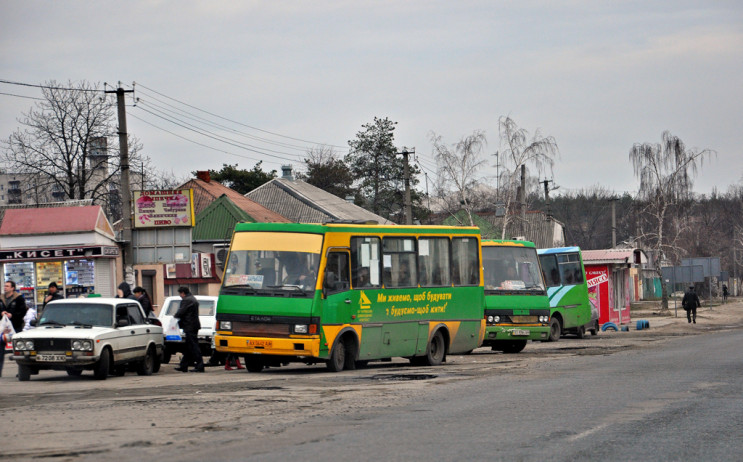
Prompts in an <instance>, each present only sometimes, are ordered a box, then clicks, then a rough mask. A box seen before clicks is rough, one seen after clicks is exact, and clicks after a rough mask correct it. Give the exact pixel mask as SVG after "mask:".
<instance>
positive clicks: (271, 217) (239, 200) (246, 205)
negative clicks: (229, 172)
mask: <svg viewBox="0 0 743 462" xmlns="http://www.w3.org/2000/svg"><path fill="white" fill-rule="evenodd" d="M178 189H193V202H194V213H195V214H196V215H197V216H198V215H199V214H200V213H201V212H203V211H204V209H206V208H207V207H209V205H210V204H211V203H212V202H214V201H215V200H217V198H219V197H220V196H222V195H225V196H227V197H228V198H229V199H230V200H231V201H232V202H233V203H234V204H235V205H236V206H237V207H238V208H240V209H241V210H243V211H245V212H247V213H248V214H249V215H250V216H251V217H252V218H253V219H254V220H255V221H260V222H276V223H286V222H288V221H289V220H287V219H286V218H284V217H283V216H281V215H279V214H278V213H276V212H274V211H273V210H269V209H267V208H266V207H264V206H262V205H261V204H258V203H256V202H254V201H252V200H251V199H249V198H247V197H245V196H243V195H242V194H240V193H239V192H237V191H235V190H234V189H231V188H228V187H227V186H225V185H223V184H221V183H218V182H216V181H209V182H206V181H203V180H200V179H198V178H194V179H192V180H189V181H187V182H186V183H184V184H183V185H181V186H180V187H179V188H178Z"/></svg>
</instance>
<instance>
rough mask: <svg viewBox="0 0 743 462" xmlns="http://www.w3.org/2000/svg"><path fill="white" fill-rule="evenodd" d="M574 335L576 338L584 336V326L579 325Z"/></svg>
mask: <svg viewBox="0 0 743 462" xmlns="http://www.w3.org/2000/svg"><path fill="white" fill-rule="evenodd" d="M575 336H576V337H578V338H585V337H586V327H585V326H580V327H579V328H578V331H577V332H576V333H575Z"/></svg>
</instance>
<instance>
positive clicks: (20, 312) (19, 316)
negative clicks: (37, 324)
mask: <svg viewBox="0 0 743 462" xmlns="http://www.w3.org/2000/svg"><path fill="white" fill-rule="evenodd" d="M1 302H2V313H0V317H2V315H7V316H8V319H10V322H11V324H13V329H15V331H16V332H20V331H22V330H23V326H24V324H25V321H24V320H23V317H24V316H26V311H28V308H27V307H26V300H25V299H24V298H23V295H21V294H20V293H18V292H16V290H15V282H13V281H7V282H6V283H5V294H4V295H3V297H2V300H1Z"/></svg>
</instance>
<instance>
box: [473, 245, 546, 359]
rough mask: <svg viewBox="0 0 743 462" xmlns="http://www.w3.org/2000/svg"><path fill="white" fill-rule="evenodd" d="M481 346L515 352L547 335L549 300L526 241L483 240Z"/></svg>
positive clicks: (536, 262) (534, 249)
mask: <svg viewBox="0 0 743 462" xmlns="http://www.w3.org/2000/svg"><path fill="white" fill-rule="evenodd" d="M482 259H483V274H484V277H485V319H486V326H485V336H484V340H483V346H490V347H491V348H492V349H493V350H495V351H503V352H505V353H518V352H520V351H521V350H523V349H524V348H525V347H526V343H527V341H529V340H546V339H547V337H548V335H549V314H550V309H549V301H548V300H547V292H546V290H545V285H544V279H543V275H542V271H541V269H540V267H539V259H538V258H537V249H536V247H535V245H534V244H533V243H532V242H529V241H512V240H483V241H482Z"/></svg>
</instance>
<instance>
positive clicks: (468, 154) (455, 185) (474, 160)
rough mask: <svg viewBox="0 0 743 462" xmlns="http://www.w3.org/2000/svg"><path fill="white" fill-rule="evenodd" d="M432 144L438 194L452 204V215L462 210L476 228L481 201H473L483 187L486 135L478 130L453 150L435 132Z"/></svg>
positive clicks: (470, 223) (432, 136)
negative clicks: (476, 209)
mask: <svg viewBox="0 0 743 462" xmlns="http://www.w3.org/2000/svg"><path fill="white" fill-rule="evenodd" d="M431 142H432V143H433V154H434V159H435V160H436V166H437V176H438V182H437V186H436V194H437V195H438V196H439V198H440V199H441V200H442V201H443V202H444V203H450V204H448V205H449V206H448V207H447V209H448V210H449V211H450V213H451V214H452V216H455V215H454V213H456V212H458V211H459V209H464V210H465V211H466V213H467V218H468V219H469V223H467V224H468V225H469V226H475V222H474V220H473V219H472V214H473V213H474V211H475V207H476V202H477V201H476V200H473V193H474V192H475V191H476V190H477V187H478V186H479V185H480V181H479V179H478V176H477V174H478V171H479V170H480V168H481V167H482V166H483V165H485V162H486V161H485V160H484V159H483V158H482V152H483V149H484V148H485V145H486V144H487V139H486V138H485V133H484V132H483V131H480V130H475V131H474V132H473V133H472V134H471V135H469V136H464V137H462V139H461V140H459V142H457V143H455V144H453V145H452V146H451V148H449V147H447V146H446V145H445V144H444V143H443V142H442V139H441V137H440V136H438V135H436V134H435V133H432V134H431ZM451 202H454V203H453V204H451ZM452 210H453V213H452V212H451V211H452Z"/></svg>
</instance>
